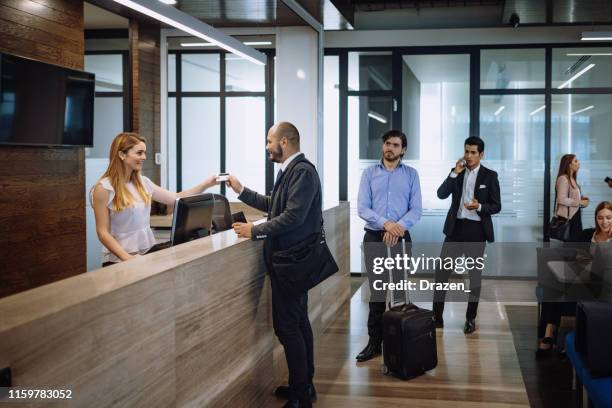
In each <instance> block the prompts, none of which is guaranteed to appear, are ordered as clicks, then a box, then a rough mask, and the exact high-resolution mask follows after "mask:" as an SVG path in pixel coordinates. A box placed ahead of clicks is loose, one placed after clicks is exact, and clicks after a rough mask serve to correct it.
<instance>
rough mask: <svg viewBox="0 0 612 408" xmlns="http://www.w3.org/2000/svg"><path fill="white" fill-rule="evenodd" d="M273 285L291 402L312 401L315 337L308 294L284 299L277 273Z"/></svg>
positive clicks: (274, 310) (276, 325)
mask: <svg viewBox="0 0 612 408" xmlns="http://www.w3.org/2000/svg"><path fill="white" fill-rule="evenodd" d="M270 277H271V279H270V281H271V284H272V324H273V326H274V333H275V334H276V336H277V337H278V340H279V341H280V343H281V344H282V345H283V347H284V348H285V358H286V359H287V368H288V369H289V392H290V397H289V398H290V399H304V398H308V392H307V386H308V384H310V383H312V379H313V377H314V352H313V337H312V328H311V326H310V320H309V319H308V293H304V294H303V295H301V296H284V295H283V293H282V290H280V289H279V287H278V284H277V282H276V279H275V278H274V273H272V274H271V275H270Z"/></svg>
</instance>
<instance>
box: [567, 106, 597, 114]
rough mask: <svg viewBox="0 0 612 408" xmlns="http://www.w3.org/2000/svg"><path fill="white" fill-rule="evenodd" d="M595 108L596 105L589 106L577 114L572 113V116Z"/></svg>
mask: <svg viewBox="0 0 612 408" xmlns="http://www.w3.org/2000/svg"><path fill="white" fill-rule="evenodd" d="M594 107H595V105H591V106H587V107H586V108H584V109H580V110H577V111H576V112H572V113H571V116H574V115H577V114H579V113H582V112H586V111H589V110H591V109H593V108H594Z"/></svg>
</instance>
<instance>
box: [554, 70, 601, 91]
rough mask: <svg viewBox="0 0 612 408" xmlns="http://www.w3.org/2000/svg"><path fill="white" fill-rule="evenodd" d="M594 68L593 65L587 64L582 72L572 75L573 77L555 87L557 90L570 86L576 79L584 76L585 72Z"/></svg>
mask: <svg viewBox="0 0 612 408" xmlns="http://www.w3.org/2000/svg"><path fill="white" fill-rule="evenodd" d="M594 66H595V64H589V65H587V66H586V67H584V68H583V69H582V70H580V72H578V73H577V74H576V75H574V76H573V77H571V78H570V79H568V80H567V81H565V82H564V83H562V84H561V85H559V86H558V87H557V89H563V88H565V87H566V86H568V85H570V84H571V83H572V82H574V80H575V79H576V78H578V77H579V76H580V75H582V74H584V73H585V72H587V71H588V70H589V69H591V68H593V67H594Z"/></svg>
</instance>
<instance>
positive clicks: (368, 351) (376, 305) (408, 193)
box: [357, 130, 422, 361]
mask: <svg viewBox="0 0 612 408" xmlns="http://www.w3.org/2000/svg"><path fill="white" fill-rule="evenodd" d="M382 140H383V145H382V153H383V157H382V159H381V161H380V163H378V164H376V165H374V166H371V167H368V168H367V169H365V170H364V172H363V174H362V176H361V183H360V185H359V196H358V198H357V203H358V212H359V217H361V218H362V219H363V220H365V221H366V225H365V235H364V237H363V243H364V245H363V246H364V251H365V255H366V256H365V258H366V270H367V272H368V278H369V279H370V283H371V282H372V278H373V276H374V275H373V273H372V261H373V259H372V256H373V254H372V253H371V252H372V251H369V250H368V248H367V247H368V243H380V242H384V243H385V244H386V245H388V246H391V247H392V246H394V245H395V244H397V241H398V240H399V239H401V238H404V239H405V240H406V241H407V242H410V241H411V239H410V233H409V232H408V231H409V230H410V228H412V227H413V226H414V225H415V224H416V223H417V222H418V221H419V219H420V218H421V213H422V202H421V185H420V182H419V174H418V173H417V171H416V170H415V169H414V168H412V167H410V166H407V165H405V164H402V157H403V156H404V153H406V145H407V139H406V135H405V134H403V133H402V132H401V131H399V130H390V131H388V132H386V133H385V134H384V135H383V136H382ZM372 246H376V244H370V245H369V247H370V249H371V248H372ZM380 296H382V294H381V293H377V298H378V297H380ZM377 300H380V299H377ZM385 306H386V305H385V302H384V300H383V301H382V302H380V301H370V313H369V316H368V335H369V336H370V340H369V341H368V345H367V346H366V347H365V348H364V349H363V350H362V351H361V353H359V354H358V355H357V361H367V360H370V359H372V358H374V357H376V356H377V355H379V354H381V352H382V315H383V313H384V312H385Z"/></svg>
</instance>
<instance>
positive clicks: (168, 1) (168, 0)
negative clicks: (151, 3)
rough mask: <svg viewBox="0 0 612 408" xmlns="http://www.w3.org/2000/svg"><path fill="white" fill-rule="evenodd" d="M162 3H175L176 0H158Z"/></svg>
mask: <svg viewBox="0 0 612 408" xmlns="http://www.w3.org/2000/svg"><path fill="white" fill-rule="evenodd" d="M159 1H161V2H162V3H164V4H176V0H159Z"/></svg>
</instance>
